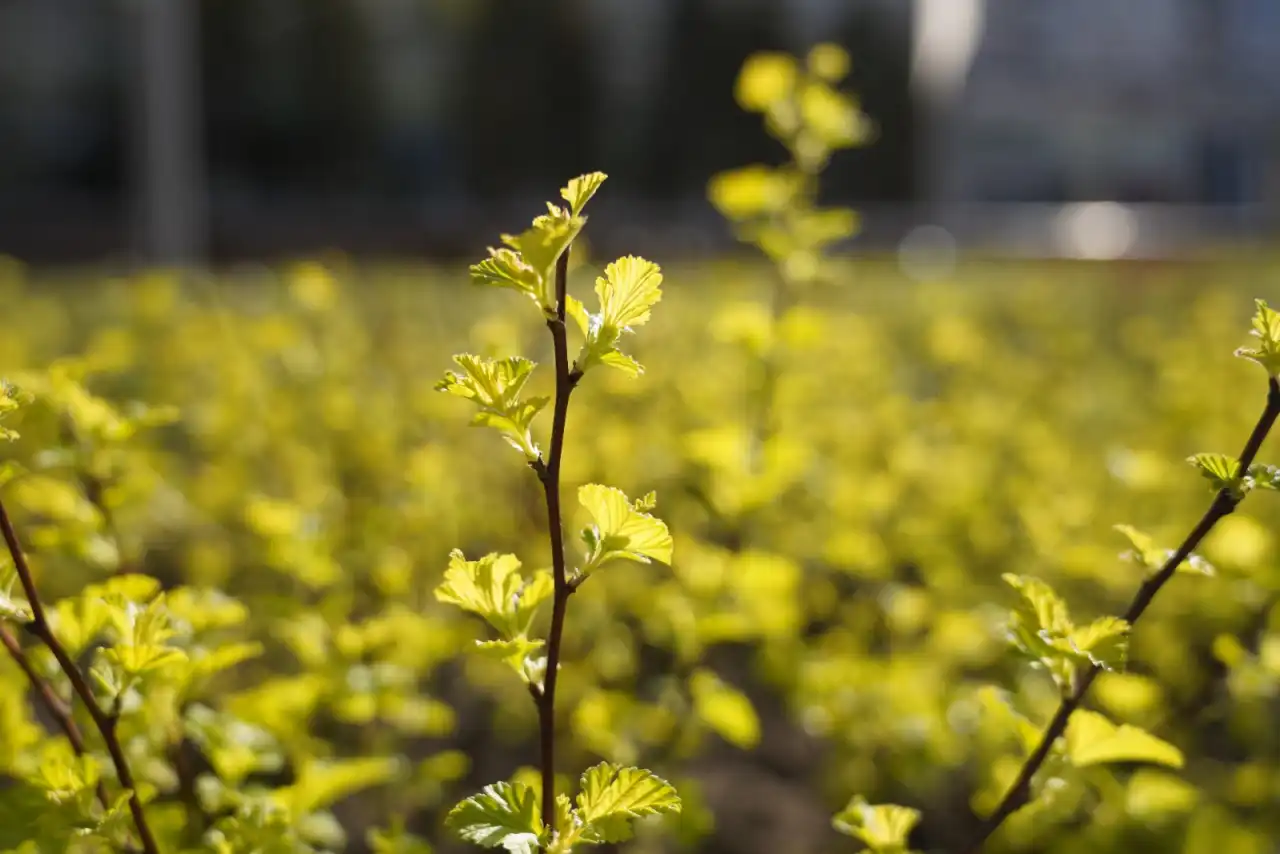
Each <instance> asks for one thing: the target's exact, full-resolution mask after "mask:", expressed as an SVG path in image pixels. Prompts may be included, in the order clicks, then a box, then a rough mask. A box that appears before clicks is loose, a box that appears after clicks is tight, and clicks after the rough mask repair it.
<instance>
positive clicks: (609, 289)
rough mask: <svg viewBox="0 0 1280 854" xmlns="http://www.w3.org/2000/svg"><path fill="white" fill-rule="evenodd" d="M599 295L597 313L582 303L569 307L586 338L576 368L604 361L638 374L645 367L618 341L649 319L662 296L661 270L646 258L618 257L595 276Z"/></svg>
mask: <svg viewBox="0 0 1280 854" xmlns="http://www.w3.org/2000/svg"><path fill="white" fill-rule="evenodd" d="M596 295H597V296H598V297H599V299H600V312H599V313H598V314H587V313H586V311H585V309H582V308H581V306H580V305H577V306H575V305H573V304H572V303H571V304H570V306H569V309H570V310H571V311H572V312H573V316H574V319H575V320H576V321H577V323H578V325H579V327H581V328H582V329H583V332H584V335H585V337H586V340H585V341H584V342H583V344H582V349H581V351H580V352H579V353H578V358H577V360H576V362H575V365H576V367H577V369H578V370H580V371H586V370H588V369H590V368H591V367H592V366H593V365H597V364H603V365H609V366H610V367H614V368H618V369H620V370H622V371H624V372H626V373H628V374H630V375H632V376H636V375H639V374H640V373H642V372H643V368H642V367H641V366H640V364H639V363H638V362H636V361H635V360H634V359H632V358H631V357H630V356H627V355H625V354H624V353H622V352H621V351H620V350H619V349H618V341H619V340H620V339H621V337H622V336H623V335H625V334H626V333H628V332H631V331H632V330H633V329H634V328H635V327H637V326H641V325H643V324H645V323H647V322H648V320H649V315H650V310H651V309H652V308H653V306H654V305H656V304H657V303H658V302H659V301H660V300H661V299H662V271H661V270H660V269H659V267H658V265H657V264H654V263H653V262H652V261H646V260H645V259H643V258H637V257H635V256H631V255H628V256H626V257H624V258H619V259H618V260H616V261H614V262H613V263H611V264H609V266H607V267H606V268H605V271H604V275H603V276H601V277H599V278H597V279H596ZM584 317H585V323H584Z"/></svg>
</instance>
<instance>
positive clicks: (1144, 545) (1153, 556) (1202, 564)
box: [1112, 469, 1252, 576]
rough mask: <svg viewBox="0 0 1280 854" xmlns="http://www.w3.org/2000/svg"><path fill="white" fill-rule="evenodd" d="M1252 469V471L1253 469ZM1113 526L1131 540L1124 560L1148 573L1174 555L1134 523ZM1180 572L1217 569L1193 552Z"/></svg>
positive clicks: (1198, 573)
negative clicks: (1156, 543) (1139, 565)
mask: <svg viewBox="0 0 1280 854" xmlns="http://www.w3.org/2000/svg"><path fill="white" fill-rule="evenodd" d="M1250 470H1251V471H1252V469H1250ZM1112 527H1113V528H1114V529H1115V530H1116V531H1119V532H1120V533H1121V534H1123V535H1124V537H1125V539H1127V540H1128V541H1129V545H1130V546H1132V548H1131V549H1129V550H1128V551H1125V552H1121V554H1120V557H1121V558H1122V559H1124V560H1132V561H1134V562H1135V563H1138V564H1141V565H1142V566H1143V567H1145V568H1146V569H1147V570H1148V574H1150V573H1151V572H1155V571H1157V570H1159V569H1161V568H1162V567H1163V566H1164V564H1165V562H1166V561H1168V560H1169V559H1170V558H1172V557H1173V555H1174V550H1173V549H1162V548H1157V547H1156V545H1155V542H1154V541H1153V540H1152V539H1151V537H1149V536H1148V535H1146V534H1144V533H1143V532H1142V531H1139V530H1138V529H1137V528H1134V527H1133V526H1132V525H1113V526H1112ZM1178 572H1183V573H1194V574H1196V575H1207V576H1213V575H1215V574H1216V572H1217V571H1216V570H1215V569H1214V568H1213V565H1212V564H1210V563H1209V562H1208V561H1207V560H1205V559H1204V558H1203V557H1201V556H1200V555H1198V554H1195V553H1192V554H1190V555H1188V556H1187V559H1186V560H1184V561H1183V562H1182V563H1180V564H1179V565H1178Z"/></svg>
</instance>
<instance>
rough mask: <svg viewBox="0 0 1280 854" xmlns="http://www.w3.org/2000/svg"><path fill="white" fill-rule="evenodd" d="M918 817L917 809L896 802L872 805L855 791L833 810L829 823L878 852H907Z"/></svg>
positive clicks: (890, 853) (884, 853)
mask: <svg viewBox="0 0 1280 854" xmlns="http://www.w3.org/2000/svg"><path fill="white" fill-rule="evenodd" d="M920 818H921V816H920V811H919V810H916V809H912V808H910V807H902V806H898V805H897V804H877V805H874V806H873V805H872V804H869V803H867V801H866V799H865V798H863V797H862V796H861V795H857V796H855V797H854V798H853V799H852V800H851V801H849V803H848V805H847V806H846V807H845V808H844V809H843V810H841V811H840V812H838V813H836V815H835V818H834V819H833V820H832V826H833V827H835V829H836V830H838V831H840V832H841V833H844V834H846V835H848V836H852V837H853V838H854V839H858V840H860V841H861V842H862V843H863V844H864V845H866V846H867V847H868V848H870V849H871V850H872V851H875V852H877V853H878V854H906V852H907V850H908V849H907V840H908V837H910V836H911V831H912V830H913V829H915V826H916V825H917V824H918V823H919V822H920Z"/></svg>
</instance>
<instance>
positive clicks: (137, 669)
mask: <svg viewBox="0 0 1280 854" xmlns="http://www.w3.org/2000/svg"><path fill="white" fill-rule="evenodd" d="M108 604H109V605H111V612H110V618H111V621H112V623H114V625H115V629H116V632H117V633H118V635H119V639H118V640H117V641H116V643H115V644H113V645H112V646H111V647H109V648H107V649H105V650H103V657H104V658H105V659H106V660H107V661H108V662H110V663H111V664H113V665H115V666H116V667H119V668H120V670H121V671H122V672H123V673H125V674H127V675H129V676H141V675H142V674H144V673H148V672H151V671H153V670H159V669H161V668H164V667H168V666H170V665H172V664H178V663H181V662H184V661H186V660H187V654H186V653H185V652H184V651H183V650H181V649H179V648H178V647H175V646H170V645H168V644H166V643H165V641H167V640H168V639H169V638H171V637H173V635H174V632H173V630H172V629H171V628H170V626H169V612H168V609H167V608H166V607H165V597H164V594H160V595H159V596H157V597H156V598H154V599H152V600H151V602H149V603H148V604H147V605H145V606H142V605H139V604H138V603H136V602H132V601H127V600H124V599H123V598H122V597H116V596H113V597H112V599H111V600H109V601H108Z"/></svg>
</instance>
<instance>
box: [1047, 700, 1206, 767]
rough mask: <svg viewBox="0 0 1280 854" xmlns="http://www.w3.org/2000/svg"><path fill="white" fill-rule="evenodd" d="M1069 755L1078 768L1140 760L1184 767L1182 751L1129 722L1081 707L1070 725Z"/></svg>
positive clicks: (1151, 763)
mask: <svg viewBox="0 0 1280 854" xmlns="http://www.w3.org/2000/svg"><path fill="white" fill-rule="evenodd" d="M1067 758H1068V759H1069V760H1070V761H1071V764H1073V765H1075V766H1077V767H1086V766H1089V765H1103V764H1107V763H1112V762H1141V763H1146V764H1150V765H1164V766H1167V767H1169V768H1181V767H1182V762H1183V760H1182V751H1180V750H1178V748H1176V747H1174V746H1173V745H1172V744H1169V742H1167V741H1164V740H1162V739H1159V738H1157V737H1155V736H1154V735H1152V734H1151V733H1149V732H1147V731H1146V730H1143V729H1140V728H1138V727H1136V726H1132V725H1130V724H1120V725H1116V724H1114V723H1112V722H1111V721H1109V720H1107V718H1106V717H1105V716H1103V715H1101V714H1099V713H1097V712H1094V711H1091V710H1089V709H1079V710H1077V711H1076V712H1075V713H1074V714H1073V715H1072V716H1071V720H1070V721H1069V722H1068V724H1067Z"/></svg>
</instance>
